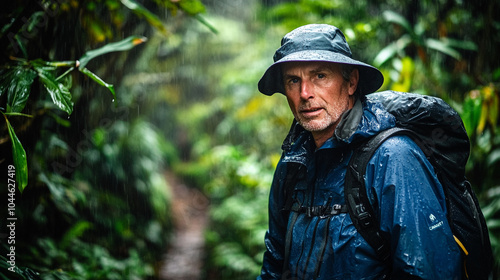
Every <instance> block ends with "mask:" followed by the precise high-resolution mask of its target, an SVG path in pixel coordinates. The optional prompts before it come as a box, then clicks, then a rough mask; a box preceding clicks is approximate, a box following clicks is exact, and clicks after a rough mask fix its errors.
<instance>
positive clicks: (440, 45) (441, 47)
mask: <svg viewBox="0 0 500 280" xmlns="http://www.w3.org/2000/svg"><path fill="white" fill-rule="evenodd" d="M425 46H426V47H428V48H430V49H434V50H437V51H440V52H442V53H444V54H446V55H449V56H451V57H453V58H455V59H460V57H461V55H460V53H459V52H458V51H456V50H455V49H453V48H451V47H450V46H448V45H447V44H446V43H445V42H442V41H439V40H436V39H432V38H429V39H427V40H425Z"/></svg>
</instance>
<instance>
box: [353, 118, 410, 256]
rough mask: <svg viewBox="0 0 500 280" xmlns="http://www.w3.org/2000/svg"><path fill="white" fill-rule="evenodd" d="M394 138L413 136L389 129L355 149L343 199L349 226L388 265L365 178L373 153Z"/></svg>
mask: <svg viewBox="0 0 500 280" xmlns="http://www.w3.org/2000/svg"><path fill="white" fill-rule="evenodd" d="M394 135H411V136H413V135H414V133H413V132H412V131H410V130H407V129H404V128H398V127H394V128H390V129H388V130H385V131H382V132H380V133H379V134H377V135H376V136H374V137H372V138H370V139H369V140H368V141H366V142H364V143H362V144H361V145H360V146H359V147H357V148H356V149H354V152H353V155H352V157H351V160H350V161H349V165H348V167H347V173H346V178H345V186H344V195H345V201H346V204H347V209H348V212H349V215H350V217H351V219H352V222H353V224H354V226H355V227H356V229H357V230H358V232H359V233H360V234H361V236H362V237H363V238H364V239H365V240H366V242H368V244H369V245H370V246H371V247H372V248H373V249H375V252H376V254H377V256H378V257H379V259H380V260H382V261H387V260H388V259H389V257H390V254H391V250H390V245H389V243H388V241H387V240H385V239H384V238H383V237H382V235H381V234H380V224H379V221H378V220H377V219H376V218H375V212H374V210H373V208H372V206H371V204H370V201H369V199H368V196H367V194H366V186H365V181H364V175H365V172H366V166H367V165H368V162H369V161H370V159H371V158H372V156H373V154H374V153H375V151H376V150H377V149H378V147H380V145H381V144H382V143H383V142H384V141H385V140H386V139H388V138H390V137H392V136H394Z"/></svg>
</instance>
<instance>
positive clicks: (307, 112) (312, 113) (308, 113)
mask: <svg viewBox="0 0 500 280" xmlns="http://www.w3.org/2000/svg"><path fill="white" fill-rule="evenodd" d="M322 110H323V108H321V107H314V108H307V109H301V110H300V114H301V115H303V116H304V117H306V118H313V117H316V116H317V115H319V114H320V113H321V111H322Z"/></svg>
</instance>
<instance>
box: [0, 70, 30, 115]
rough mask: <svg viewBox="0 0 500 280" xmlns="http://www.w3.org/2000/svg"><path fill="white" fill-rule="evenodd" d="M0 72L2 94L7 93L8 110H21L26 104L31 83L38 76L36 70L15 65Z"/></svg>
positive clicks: (0, 94) (0, 91) (0, 92)
mask: <svg viewBox="0 0 500 280" xmlns="http://www.w3.org/2000/svg"><path fill="white" fill-rule="evenodd" d="M5 72H7V73H3V72H2V73H1V74H0V96H2V95H4V94H6V95H7V112H8V113H10V112H17V113H18V112H21V111H22V110H23V109H24V106H26V102H27V101H28V97H29V94H30V91H31V84H32V83H33V80H34V79H35V77H36V73H35V71H33V70H31V69H29V68H24V67H15V68H13V69H10V70H6V71H5Z"/></svg>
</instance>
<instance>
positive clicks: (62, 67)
mask: <svg viewBox="0 0 500 280" xmlns="http://www.w3.org/2000/svg"><path fill="white" fill-rule="evenodd" d="M188 3H189V4H188ZM158 9H160V10H161V11H165V12H170V13H176V14H182V13H185V14H189V15H191V16H193V17H195V18H196V19H197V20H198V21H199V22H201V23H203V24H208V23H206V22H205V23H204V22H203V18H202V17H201V16H200V15H199V13H201V12H203V11H204V6H203V5H202V4H201V2H199V1H198V0H191V1H188V0H185V1H144V2H143V3H141V4H139V3H138V2H136V1H135V0H127V1H118V0H111V1H93V0H89V1H52V0H43V1H38V2H37V3H35V4H34V3H31V2H29V1H16V2H9V3H8V4H6V5H5V7H4V9H3V10H2V12H1V15H2V29H1V31H0V37H1V38H2V39H3V40H4V41H5V42H8V43H9V44H3V45H2V46H0V53H1V56H0V111H1V112H2V115H3V116H4V119H5V121H6V122H5V125H4V126H1V127H0V131H2V138H1V139H0V149H1V151H2V152H1V155H2V158H1V159H0V166H2V168H3V167H5V168H3V169H4V170H7V169H6V168H7V165H9V166H12V164H13V165H15V166H16V169H15V170H16V172H15V174H16V175H17V178H16V180H15V181H16V184H17V185H18V189H19V192H18V193H17V196H16V209H15V215H16V218H18V223H16V234H17V235H16V238H17V241H18V243H17V244H16V246H15V249H16V263H15V265H16V266H13V264H12V265H11V264H9V263H7V262H6V260H5V258H2V260H1V261H0V264H1V267H0V269H1V272H0V273H1V274H0V275H1V276H2V277H4V278H8V279H145V278H151V277H154V276H155V273H156V270H155V269H156V268H155V267H154V266H155V265H156V263H157V261H158V260H159V259H160V258H161V255H162V254H163V250H164V248H165V247H166V244H167V241H168V237H169V235H168V233H169V232H170V230H171V221H170V219H171V217H170V216H169V215H168V212H169V207H170V204H169V203H170V200H171V198H170V194H169V193H168V186H167V184H166V182H165V179H164V178H163V169H164V168H165V164H166V161H167V160H170V159H173V158H175V157H176V154H175V150H174V149H172V147H171V146H169V144H168V143H167V142H165V140H164V139H163V137H162V136H161V135H160V134H158V132H157V129H156V128H155V127H154V126H151V125H150V124H149V123H146V122H144V121H143V120H141V119H140V118H137V116H135V115H134V114H132V113H131V112H130V111H131V108H134V106H135V105H134V104H130V103H127V102H120V101H121V99H124V100H127V98H128V97H127V91H126V90H124V89H123V88H121V90H118V91H116V94H115V87H114V86H113V84H111V83H109V81H113V83H116V84H119V82H120V80H121V78H122V77H123V75H124V74H125V73H127V71H129V70H128V67H121V66H120V63H125V64H126V63H133V61H134V60H133V58H129V56H128V55H127V54H124V53H122V52H127V53H128V52H131V51H135V52H140V50H141V48H140V47H139V48H135V47H136V46H138V45H139V44H141V43H144V42H145V41H146V37H144V36H147V35H149V34H152V33H153V30H152V28H151V27H153V28H156V29H157V30H158V31H159V32H160V34H162V36H163V37H164V38H165V37H166V36H170V33H169V32H168V31H167V26H166V25H165V24H164V20H163V19H162V17H163V16H164V15H163V14H162V15H161V17H160V16H158V15H156V14H155V13H152V12H150V10H158ZM4 18H5V19H7V21H5V22H4ZM138 18H139V19H141V18H142V19H145V21H144V22H141V21H138V20H137V19H138ZM146 22H147V24H145V23H146ZM209 27H210V28H213V27H211V26H209ZM130 32H132V33H135V34H143V35H144V36H143V35H141V36H129V37H126V34H127V33H130ZM122 36H124V37H126V38H124V37H122ZM104 62H106V63H104ZM89 69H92V71H90V70H89ZM100 86H102V87H103V88H104V89H105V90H107V91H108V92H111V95H112V96H110V95H102V94H99V93H100V91H101V88H100ZM115 95H116V96H115ZM115 99H116V101H115ZM113 103H114V104H113ZM103 104H106V105H107V106H102V105H103ZM112 104H113V105H114V106H112ZM8 142H11V144H12V145H11V146H10V147H9V146H8V145H6V144H9V143H8ZM21 143H22V144H21ZM9 145H10V144H9ZM28 167H29V168H28ZM28 177H29V178H30V180H29V182H28ZM9 183H10V182H9ZM2 186H3V183H2ZM6 191H7V188H1V189H0V194H5V193H6ZM21 193H22V196H21ZM4 210H6V209H4ZM2 213H3V212H2ZM2 216H3V215H2ZM9 250H10V248H7V247H5V246H2V247H1V248H0V251H1V252H2V256H5V255H7V253H8V251H9ZM9 269H14V271H15V272H14V273H12V272H11V271H9ZM35 271H36V272H35Z"/></svg>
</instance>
